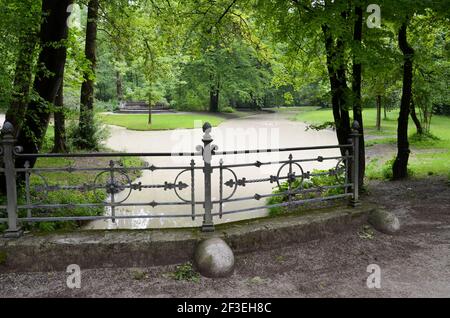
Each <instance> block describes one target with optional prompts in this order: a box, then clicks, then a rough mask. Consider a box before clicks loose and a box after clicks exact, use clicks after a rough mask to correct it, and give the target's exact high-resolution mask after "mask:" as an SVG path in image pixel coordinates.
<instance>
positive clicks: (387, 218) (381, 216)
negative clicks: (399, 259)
mask: <svg viewBox="0 0 450 318" xmlns="http://www.w3.org/2000/svg"><path fill="white" fill-rule="evenodd" d="M369 223H370V224H371V225H372V226H373V227H374V228H375V229H376V230H378V231H380V232H382V233H385V234H394V233H396V232H397V231H398V230H400V221H399V219H398V218H397V217H396V216H395V215H394V214H393V213H392V212H389V211H386V210H381V209H377V210H375V211H373V212H372V213H370V214H369Z"/></svg>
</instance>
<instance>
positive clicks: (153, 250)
mask: <svg viewBox="0 0 450 318" xmlns="http://www.w3.org/2000/svg"><path fill="white" fill-rule="evenodd" d="M375 208H376V207H375V206H374V205H371V204H366V203H364V204H362V205H360V206H359V207H357V208H350V207H346V206H343V207H337V208H336V207H334V208H327V209H321V210H317V212H316V213H310V214H308V215H303V216H299V215H295V214H294V215H288V216H280V217H276V218H262V219H254V220H248V221H240V222H236V223H229V224H224V225H218V226H217V227H216V231H215V232H214V233H202V232H201V231H200V230H199V229H197V228H195V229H194V228H183V229H162V230H150V229H149V230H101V231H75V232H69V233H53V234H46V235H32V234H26V235H25V236H23V237H21V238H19V239H5V238H1V239H0V256H1V257H0V272H42V271H65V270H66V268H67V266H68V265H70V264H77V265H79V266H80V267H81V268H82V269H88V268H89V269H90V268H117V267H119V268H122V267H123V268H125V267H146V266H158V265H171V264H179V263H184V262H187V261H191V260H192V257H193V253H194V250H195V247H196V245H197V244H198V243H199V242H200V241H201V240H203V239H205V238H209V237H221V238H223V239H224V240H225V241H226V242H227V243H228V244H229V245H230V246H231V248H232V249H233V251H234V253H235V254H237V255H239V254H244V253H249V252H254V251H257V250H267V249H274V248H279V247H281V246H286V245H287V244H292V243H300V242H306V241H310V240H314V239H319V238H326V237H327V236H329V235H331V234H335V233H339V232H343V231H346V230H349V229H351V228H356V227H358V226H361V225H362V224H365V223H366V222H367V216H368V214H369V213H370V212H371V211H373V210H374V209H375Z"/></svg>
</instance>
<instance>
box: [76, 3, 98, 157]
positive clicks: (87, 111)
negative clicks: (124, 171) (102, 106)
mask: <svg viewBox="0 0 450 318" xmlns="http://www.w3.org/2000/svg"><path fill="white" fill-rule="evenodd" d="M98 10H99V0H90V1H89V3H88V20H87V25H86V44H85V55H86V59H87V60H88V61H89V68H88V69H87V70H86V71H85V73H84V81H83V84H82V85H81V99H80V121H79V128H78V134H79V136H78V137H79V138H77V146H78V147H79V148H80V149H95V148H97V147H98V145H97V142H96V140H95V137H94V136H95V127H94V79H95V67H96V65H97V54H96V47H97V23H98Z"/></svg>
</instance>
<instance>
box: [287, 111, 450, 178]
mask: <svg viewBox="0 0 450 318" xmlns="http://www.w3.org/2000/svg"><path fill="white" fill-rule="evenodd" d="M397 117H398V110H394V111H391V112H388V115H387V118H386V119H384V118H383V115H382V123H381V130H380V131H378V130H376V128H375V123H376V110H375V109H365V110H364V111H363V119H364V127H365V133H366V135H369V136H370V135H371V136H377V137H380V138H379V139H371V140H366V146H367V147H370V146H373V145H375V144H394V145H395V143H396V135H397ZM293 119H294V120H297V121H303V122H306V123H309V124H321V123H324V122H326V121H333V114H332V112H331V110H330V109H325V110H324V109H321V110H315V111H311V110H307V109H306V110H301V111H299V112H298V113H297V114H296V115H295V117H294V118H293ZM408 131H409V135H410V144H411V150H412V152H411V157H410V161H409V168H410V170H411V172H412V173H413V175H414V176H417V177H424V176H427V175H444V176H449V174H450V117H445V116H433V118H432V120H431V134H432V135H433V136H435V137H436V138H418V136H417V135H415V132H416V128H415V126H414V124H413V123H412V121H410V123H409V130H408ZM388 159H391V158H388ZM386 161H387V160H386V158H384V159H382V158H377V159H374V160H372V161H371V162H368V164H367V176H368V177H369V178H373V179H379V178H383V177H385V176H386V173H387V172H388V171H389V167H388V166H386Z"/></svg>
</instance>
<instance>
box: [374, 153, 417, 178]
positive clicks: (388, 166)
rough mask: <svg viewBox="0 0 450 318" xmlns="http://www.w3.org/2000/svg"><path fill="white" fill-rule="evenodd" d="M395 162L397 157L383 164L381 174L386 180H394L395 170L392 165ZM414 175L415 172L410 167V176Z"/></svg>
mask: <svg viewBox="0 0 450 318" xmlns="http://www.w3.org/2000/svg"><path fill="white" fill-rule="evenodd" d="M394 162H395V157H394V158H392V159H391V160H388V161H386V163H385V164H384V165H383V168H382V169H381V176H382V178H383V179H384V180H392V179H393V177H394V176H393V172H392V167H393V165H394ZM413 175H414V172H413V171H412V170H411V169H410V168H408V176H410V177H412V176H413Z"/></svg>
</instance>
